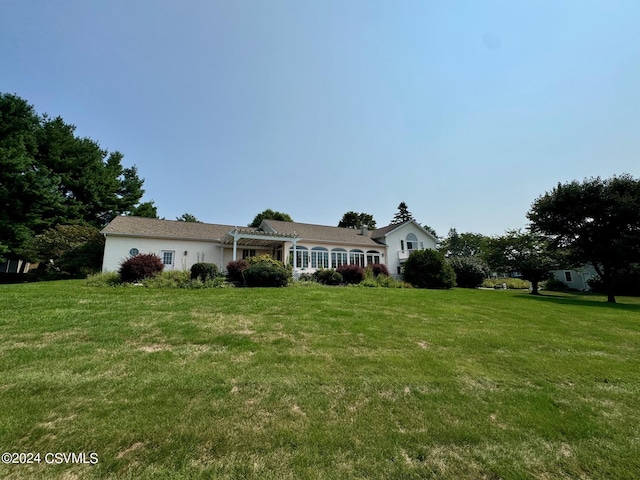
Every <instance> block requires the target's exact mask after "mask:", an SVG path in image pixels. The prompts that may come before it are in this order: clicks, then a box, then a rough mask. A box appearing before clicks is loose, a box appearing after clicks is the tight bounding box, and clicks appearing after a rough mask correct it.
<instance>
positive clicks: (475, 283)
mask: <svg viewBox="0 0 640 480" xmlns="http://www.w3.org/2000/svg"><path fill="white" fill-rule="evenodd" d="M447 261H448V262H449V264H450V265H451V266H452V267H453V271H454V272H456V284H457V285H458V287H462V288H477V287H479V286H480V285H482V282H483V281H484V279H485V277H486V271H487V267H486V266H485V265H484V264H483V262H482V260H479V259H477V258H475V257H450V258H448V259H447Z"/></svg>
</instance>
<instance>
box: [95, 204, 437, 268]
mask: <svg viewBox="0 0 640 480" xmlns="http://www.w3.org/2000/svg"><path fill="white" fill-rule="evenodd" d="M102 234H103V235H104V236H105V249H104V258H103V263H102V271H103V272H109V271H117V270H118V269H119V267H120V264H121V263H122V261H123V260H125V259H127V258H128V257H130V256H133V255H137V254H138V253H155V254H157V255H158V256H159V257H160V258H161V259H162V262H163V263H164V266H165V269H167V270H189V269H190V268H191V266H192V265H193V264H194V263H198V262H207V263H215V264H216V265H217V266H218V268H219V269H220V271H225V270H226V266H227V264H228V263H229V262H230V261H232V260H237V259H241V258H247V257H252V256H255V255H260V254H265V253H267V254H269V255H271V256H272V257H273V258H275V259H277V260H280V261H283V262H285V263H286V262H288V263H290V264H291V265H292V266H293V272H294V276H298V275H299V274H300V273H303V272H309V273H312V272H314V271H315V270H317V269H319V268H337V267H339V266H340V265H345V264H356V265H360V266H362V267H366V266H367V265H369V264H373V263H383V264H385V265H386V266H387V268H388V269H389V273H391V274H392V275H394V276H396V277H398V276H400V274H401V266H402V263H403V262H404V261H405V260H406V259H407V258H408V257H409V255H410V254H411V252H412V251H414V250H418V249H420V250H422V249H426V248H430V249H434V248H435V247H436V238H435V237H434V236H433V235H432V234H431V233H429V232H427V231H426V230H425V229H424V228H422V227H421V226H420V225H419V224H418V223H417V222H415V221H413V220H409V221H406V222H404V223H400V224H392V225H387V226H386V227H383V228H378V229H375V230H369V229H368V228H367V227H363V228H362V229H353V228H340V227H330V226H327V225H313V224H308V223H298V222H282V221H278V220H263V221H262V223H261V224H260V226H259V227H258V228H252V227H237V226H231V225H216V224H211V223H192V222H180V221H174V220H158V219H154V218H143V217H124V216H122V217H116V218H114V219H113V220H112V221H111V222H110V223H109V224H108V225H107V226H106V227H105V228H104V229H103V230H102Z"/></svg>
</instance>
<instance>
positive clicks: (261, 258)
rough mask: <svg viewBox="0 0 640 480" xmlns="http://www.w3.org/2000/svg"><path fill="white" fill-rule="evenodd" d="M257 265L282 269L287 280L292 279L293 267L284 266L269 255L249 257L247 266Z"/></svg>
mask: <svg viewBox="0 0 640 480" xmlns="http://www.w3.org/2000/svg"><path fill="white" fill-rule="evenodd" d="M257 263H269V264H271V265H274V266H276V267H282V268H284V269H285V271H286V272H287V276H288V277H289V280H291V278H292V277H293V266H292V265H289V264H286V265H285V264H284V263H282V262H281V261H279V260H276V259H275V258H273V257H272V256H271V255H269V254H264V255H256V256H255V257H249V258H248V259H247V264H248V265H249V266H251V265H255V264H257Z"/></svg>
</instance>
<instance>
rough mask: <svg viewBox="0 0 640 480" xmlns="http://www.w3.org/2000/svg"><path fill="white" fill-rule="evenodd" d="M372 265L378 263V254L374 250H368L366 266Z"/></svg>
mask: <svg viewBox="0 0 640 480" xmlns="http://www.w3.org/2000/svg"><path fill="white" fill-rule="evenodd" d="M372 263H380V252H376V251H375V250H369V251H368V252H367V265H371V264H372Z"/></svg>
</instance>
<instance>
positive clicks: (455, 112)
mask: <svg viewBox="0 0 640 480" xmlns="http://www.w3.org/2000/svg"><path fill="white" fill-rule="evenodd" d="M638 25H640V2H638V1H637V0H630V1H615V0H603V1H598V2H594V1H588V0H581V1H562V2H557V1H543V0H539V1H515V2H514V1H475V0H468V1H456V2H442V1H440V2H436V1H415V2H413V1H398V2H390V1H384V2H378V1H351V0H347V1H344V0H340V1H322V2H317V1H316V2H312V1H299V0H296V1H293V0H292V1H278V0H274V1H258V0H252V1H242V0H240V1H229V0H227V1H215V0H191V1H189V0H187V1H180V2H178V1H173V0H172V1H168V0H153V1H151V0H149V1H142V0H139V1H130V0H127V1H123V0H108V1H107V0H92V1H86V0H60V1H55V2H51V1H49V0H3V1H2V2H1V3H0V92H4V93H15V94H17V95H19V96H20V97H22V98H24V99H26V100H27V101H28V102H29V103H31V104H32V105H34V107H35V109H36V111H37V112H39V113H45V112H46V113H48V114H49V115H52V116H58V115H60V116H61V117H62V118H63V119H64V120H65V121H66V122H68V123H72V124H75V125H76V126H77V130H76V132H77V134H78V135H80V136H88V137H91V138H92V139H94V140H96V141H98V142H99V143H100V145H101V146H102V147H103V148H105V149H108V150H109V151H114V150H118V151H120V152H122V153H123V154H124V161H123V163H124V164H125V165H127V166H130V165H133V164H135V165H136V166H137V167H138V170H139V173H140V175H141V177H143V178H145V185H144V186H145V189H146V194H145V197H144V200H154V201H155V203H156V205H157V206H158V211H159V214H160V216H162V217H166V218H168V219H174V218H175V217H177V216H179V215H181V214H182V213H185V212H189V213H193V214H195V215H196V216H197V217H198V218H199V219H201V220H203V221H207V222H211V223H224V224H231V225H235V224H238V225H245V224H247V223H249V222H250V221H251V220H252V219H253V217H254V216H255V215H256V214H257V213H258V212H261V211H262V210H264V209H266V208H271V209H274V210H280V211H283V212H287V213H289V214H290V215H291V216H292V217H293V218H294V220H296V221H300V222H306V223H319V224H327V225H336V224H337V223H338V221H339V220H340V218H341V217H342V215H343V214H344V213H345V212H347V211H350V210H354V211H358V212H367V213H371V214H372V215H373V216H374V218H375V219H376V221H377V223H378V226H383V225H385V224H387V223H388V222H389V221H390V220H391V219H392V217H393V215H394V213H395V212H396V211H397V206H398V204H399V203H400V202H401V201H405V202H406V203H407V204H408V206H409V210H410V211H411V212H412V213H413V215H414V216H415V217H416V219H417V220H418V221H419V222H420V223H422V224H428V225H430V226H432V227H433V228H435V229H436V230H437V232H438V234H440V235H445V234H446V233H447V231H448V230H449V228H452V227H455V228H456V229H457V230H458V232H478V233H484V234H487V235H494V234H502V233H503V232H504V231H505V230H506V229H510V228H519V227H523V226H525V225H526V217H525V215H526V212H527V210H528V209H529V207H530V205H531V203H532V202H533V201H534V200H535V198H536V197H538V196H539V195H542V194H544V192H546V191H549V190H551V189H552V188H553V187H554V186H555V185H556V184H557V183H558V182H566V181H570V180H574V179H578V180H582V179H583V178H586V177H591V176H602V177H610V176H612V175H614V174H622V173H625V172H627V173H630V174H632V175H633V176H635V177H638V176H640V161H639V160H640V141H639V136H638V132H640V28H638Z"/></svg>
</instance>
